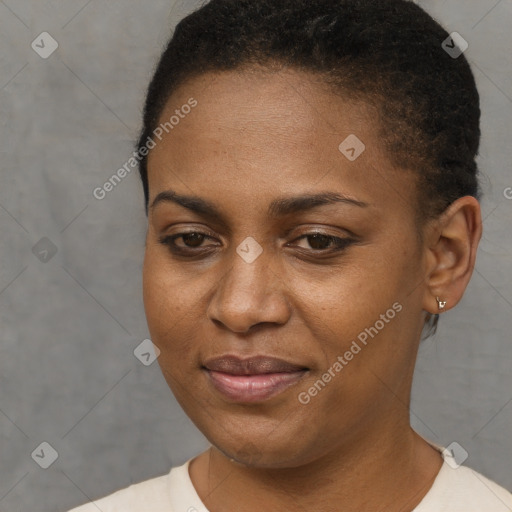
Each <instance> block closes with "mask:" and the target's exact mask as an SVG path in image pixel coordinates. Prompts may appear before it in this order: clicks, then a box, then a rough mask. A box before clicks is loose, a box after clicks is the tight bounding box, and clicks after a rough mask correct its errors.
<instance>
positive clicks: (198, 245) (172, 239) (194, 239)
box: [158, 231, 217, 255]
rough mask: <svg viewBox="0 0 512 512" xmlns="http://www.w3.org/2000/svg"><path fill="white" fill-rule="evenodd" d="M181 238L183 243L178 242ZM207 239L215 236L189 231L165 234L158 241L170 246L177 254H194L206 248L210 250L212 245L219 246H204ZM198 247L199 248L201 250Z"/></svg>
mask: <svg viewBox="0 0 512 512" xmlns="http://www.w3.org/2000/svg"><path fill="white" fill-rule="evenodd" d="M179 239H181V242H182V243H176V242H177V240H179ZM207 239H212V240H213V237H212V236H209V234H207V233H202V232H200V231H189V232H187V233H177V234H175V235H167V236H163V237H161V238H159V239H158V241H159V242H160V243H161V244H163V245H166V246H167V247H169V249H170V250H171V252H173V253H175V254H183V255H187V254H191V255H193V254H197V253H199V252H204V251H205V249H206V250H209V249H210V248H211V247H217V245H213V246H212V245H209V246H203V245H202V244H203V242H204V241H205V240H207ZM194 249H196V250H194ZM197 249H199V251H198V250H197Z"/></svg>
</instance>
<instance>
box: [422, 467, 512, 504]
mask: <svg viewBox="0 0 512 512" xmlns="http://www.w3.org/2000/svg"><path fill="white" fill-rule="evenodd" d="M434 511H435V512H445V511H446V512H483V511H485V512H512V494H511V493H510V492H509V491H507V490H506V489H504V488H503V487H501V486H500V485H498V484H497V483H496V482H493V481H492V480H489V479H488V478H486V477H485V476H483V475H481V474H480V473H478V472H477V471H475V470H473V469H471V468H468V467H466V466H459V467H452V466H450V464H448V463H447V462H446V461H445V463H444V464H443V466H442V467H441V470H440V472H439V474H438V476H437V478H436V480H435V482H434V485H433V486H432V488H431V489H430V491H429V492H428V493H427V495H426V496H425V498H424V500H423V501H422V502H421V503H420V505H419V506H418V507H417V508H416V509H414V512H434Z"/></svg>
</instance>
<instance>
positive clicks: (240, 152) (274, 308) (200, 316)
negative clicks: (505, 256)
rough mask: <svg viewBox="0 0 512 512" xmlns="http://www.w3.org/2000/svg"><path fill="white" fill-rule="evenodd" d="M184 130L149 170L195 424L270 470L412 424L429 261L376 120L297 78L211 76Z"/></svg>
mask: <svg viewBox="0 0 512 512" xmlns="http://www.w3.org/2000/svg"><path fill="white" fill-rule="evenodd" d="M194 100H195V101H196V102H197V104H196V105H195V106H194V107H193V108H187V107H185V108H182V106H183V105H192V104H195V103H194ZM176 110H178V112H176ZM172 115H175V116H178V117H179V121H178V122H176V118H175V119H173V124H172V128H170V126H171V125H167V131H168V133H166V131H165V130H164V131H163V136H162V137H161V140H158V139H155V142H156V147H154V149H152V150H151V152H150V154H149V159H148V175H149V191H150V197H149V204H150V210H149V218H148V223H149V224H148V232H147V241H146V255H145V261H144V303H145V309H146V315H147V320H148V325H149V330H150V333H151V337H152V340H153V343H154V344H155V345H156V346H157V347H158V348H159V349H160V351H161V353H160V356H159V359H158V360H159V364H160V366H161V368H162V371H163V374H164V376H165V378H166V380H167V382H168V384H169V386H170V387H171V389H172V391H173V392H174V394H175V396H176V398H177V400H178V401H179V403H180V404H181V406H182V407H183V408H184V410H185V412H186V413H187V414H188V416H189V417H190V418H191V419H192V421H194V423H195V424H196V425H197V426H198V428H199V429H200V430H201V431H202V432H203V433H204V434H205V436H206V437H207V438H208V439H209V441H210V442H211V443H212V444H214V445H215V446H216V447H217V448H219V450H221V451H222V452H223V453H224V454H226V455H227V456H228V457H230V458H234V459H236V460H238V461H240V462H244V463H254V464H256V465H261V466H266V467H286V466H288V467H292V466H298V465H301V464H305V463H307V462H311V461H313V460H316V459H319V458H320V457H322V456H327V455H328V454H329V453H334V452H336V451H337V450H342V449H344V450H346V449H348V447H350V446H351V445H353V443H355V442H357V441H358V440H359V439H361V438H363V437H364V438H365V439H368V440H370V439H373V440H375V441H376V440H378V439H379V436H382V435H385V434H386V433H390V432H399V431H400V429H401V428H405V427H406V426H408V425H409V412H408V409H407V406H408V401H409V393H410V387H411V380H412V372H413V367H414V361H415V357H416V351H417V345H418V338H419V335H420V332H421V328H422V325H423V314H422V303H423V298H424V295H425V293H426V285H425V284H424V279H425V277H426V276H425V258H424V249H423V248H422V247H421V245H420V242H419V238H418V236H417V226H416V224H415V220H414V219H415V211H416V207H417V200H416V192H415V181H414V177H413V174H412V173H410V172H409V171H405V170H401V169H394V168H393V166H392V165H391V163H390V162H389V161H388V159H387V157H386V155H385V153H384V151H383V147H382V146H383V145H382V143H381V141H380V140H379V136H378V124H377V118H376V117H375V115H374V114H372V112H371V111H370V110H369V109H367V108H365V107H364V105H362V104H357V103H355V102H354V101H349V100H346V101H345V100H344V99H343V98H342V97H340V96H336V95H333V94H332V93H330V92H328V90H327V89H326V88H325V87H322V86H321V85H319V84H318V83H315V82H314V81H313V79H312V77H310V76H308V75H306V74H302V73H300V72H292V71H287V72H277V73H270V72H267V73H255V72H253V73H250V72H247V71H245V72H225V73H219V74H209V75H203V76H201V77H199V78H195V79H193V80H192V81H190V82H189V83H187V84H186V85H184V86H182V87H181V88H180V89H179V90H178V91H177V92H175V93H174V94H173V95H172V97H171V99H170V101H169V103H168V105H167V107H166V110H165V112H164V113H163V115H162V117H161V121H162V122H165V121H168V120H169V119H170V118H171V116H172ZM161 131H162V130H161ZM354 136H355V137H357V139H355V138H354ZM347 138H348V139H347ZM345 140H346V142H345V143H344V144H342V146H341V148H340V144H341V143H343V141H345ZM358 140H359V141H362V143H363V144H364V146H365V147H364V148H363V146H361V144H360V142H358ZM363 149H364V150H363ZM362 150H363V151H362ZM361 151H362V152H361ZM168 191H173V192H175V193H176V196H174V200H173V199H171V196H170V194H167V195H166V194H162V193H166V192H168ZM326 194H330V195H331V196H332V195H336V196H337V198H338V199H337V200H328V199H327V196H326ZM181 196H186V201H185V200H182V198H181ZM308 198H310V199H308ZM155 199H157V201H156V202H155ZM153 203H154V204H153ZM191 233H195V234H191ZM180 234H181V235H182V237H180V236H177V235H180ZM251 358H256V359H251ZM271 358H277V359H278V360H280V361H276V360H275V359H271ZM249 359H251V360H249ZM248 360H249V361H248Z"/></svg>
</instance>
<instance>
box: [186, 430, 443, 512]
mask: <svg viewBox="0 0 512 512" xmlns="http://www.w3.org/2000/svg"><path fill="white" fill-rule="evenodd" d="M380 427H382V425H381V426H380ZM404 431H405V432H404ZM384 432H385V431H384ZM397 432H399V433H400V435H397V434H396V433H397ZM361 437H362V438H363V439H360V440H351V442H350V444H349V445H348V446H342V447H341V448H339V449H337V450H333V451H331V452H330V453H328V454H326V455H324V456H323V457H320V458H318V459H316V460H315V461H313V462H310V463H307V464H304V465H301V466H299V467H295V468H286V469H268V468H265V469H261V468H251V467H247V466H245V465H243V464H239V463H237V462H234V461H232V460H231V459H229V458H228V457H226V456H225V455H224V454H223V453H221V452H220V451H219V450H217V449H216V448H214V447H212V448H211V449H210V450H209V451H207V452H204V453H203V454H201V455H200V456H199V457H197V458H196V459H194V460H193V461H192V462H191V464H190V469H189V471H190V476H191V479H192V483H193V484H194V486H195V488H196V490H197V492H198V494H199V497H200V498H201V500H202V501H203V503H204V504H205V506H206V507H207V508H208V510H209V511H210V512H225V511H226V510H238V511H240V512H256V511H257V510H258V511H259V510H261V508H262V505H265V508H270V507H273V508H276V509H278V510H294V509H298V510H315V511H322V512H334V511H337V510H340V508H342V509H343V511H344V512H356V511H358V512H359V511H361V510H368V511H371V510H375V511H377V510H386V512H395V511H396V512H408V511H412V510H413V509H414V508H415V507H416V505H417V504H418V503H419V502H420V501H421V500H422V499H423V497H424V496H425V494H426V493H427V492H428V490H429V489H430V487H431V486H432V484H433V482H434V479H435V477H436V476H437V473H438V472H439V469H440V467H441V465H442V458H441V455H440V454H439V452H437V450H435V449H434V448H432V447H431V446H430V445H429V444H428V443H427V442H426V441H425V440H424V439H423V438H421V437H420V436H419V435H418V434H416V433H415V432H414V431H413V430H412V429H411V428H410V426H409V425H407V428H406V429H404V428H402V429H397V428H396V425H393V428H392V429H390V430H389V431H388V432H387V433H383V430H382V428H379V429H374V431H373V432H365V433H364V434H363V435H362V436H361ZM363 442H364V446H363V445H362V444H361V443H363Z"/></svg>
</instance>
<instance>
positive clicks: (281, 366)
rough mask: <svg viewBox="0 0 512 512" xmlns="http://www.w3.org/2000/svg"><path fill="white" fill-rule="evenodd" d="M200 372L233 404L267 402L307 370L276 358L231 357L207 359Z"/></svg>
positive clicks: (295, 381)
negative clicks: (204, 372) (205, 374)
mask: <svg viewBox="0 0 512 512" xmlns="http://www.w3.org/2000/svg"><path fill="white" fill-rule="evenodd" d="M203 369H204V370H205V371H206V373H207V375H208V377H209V381H210V383H211V384H212V385H213V387H214V388H215V389H216V390H217V391H218V392H220V393H221V394H222V395H223V396H224V397H225V398H228V399H230V400H233V401H236V402H260V401H264V400H268V399H270V398H271V397H274V396H276V395H277V394H280V393H282V392H283V391H285V390H286V389H287V388H289V387H290V386H293V385H294V384H296V383H297V382H298V381H299V380H301V379H302V378H303V377H304V375H305V374H306V372H307V371H308V368H306V367H304V366H301V365H297V364H294V363H291V362H288V361H285V360H283V359H278V358H275V357H266V356H255V357H250V358H247V359H243V358H240V357H237V356H233V355H225V356H221V357H217V358H213V359H208V360H207V361H206V362H205V363H204V366H203Z"/></svg>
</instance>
